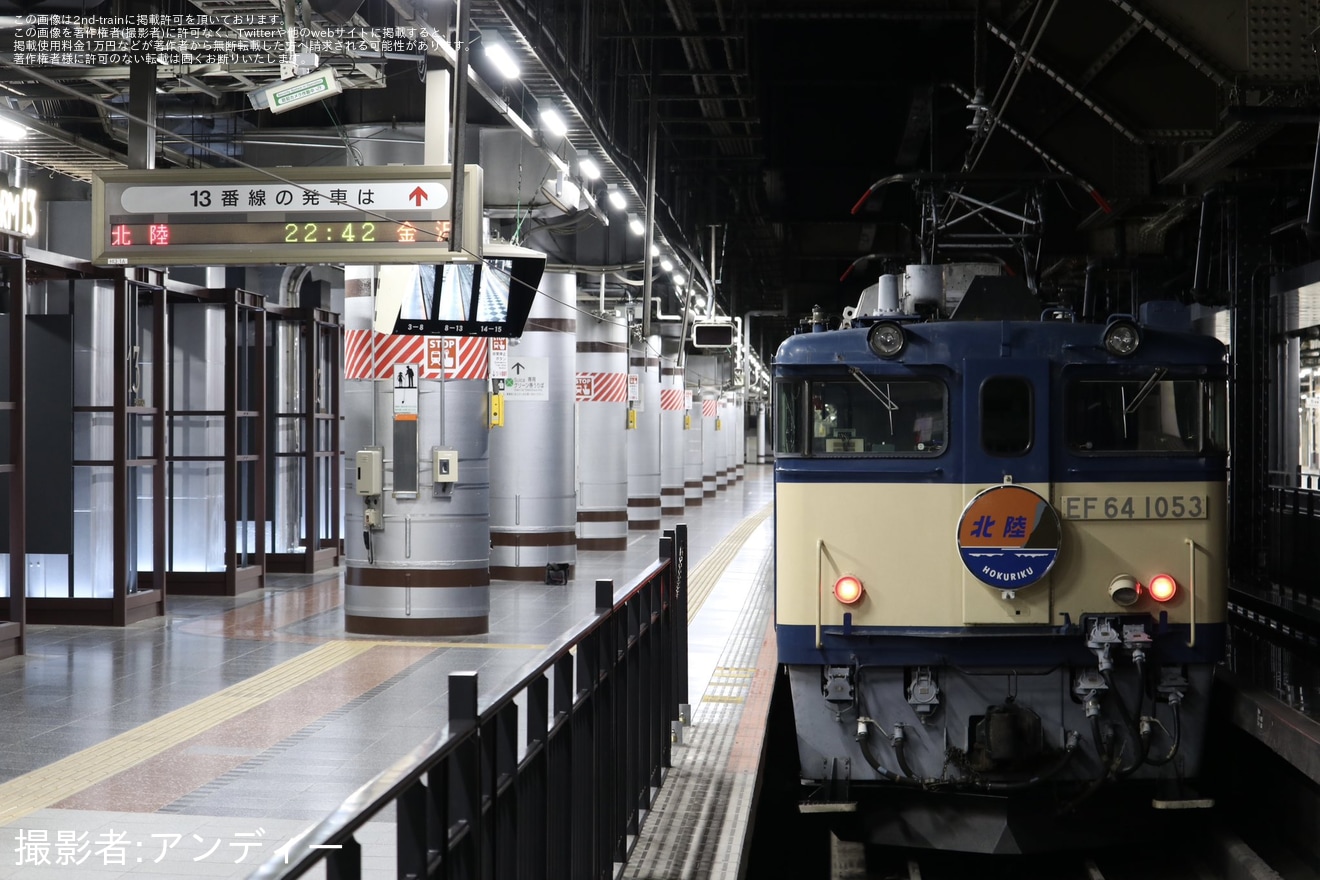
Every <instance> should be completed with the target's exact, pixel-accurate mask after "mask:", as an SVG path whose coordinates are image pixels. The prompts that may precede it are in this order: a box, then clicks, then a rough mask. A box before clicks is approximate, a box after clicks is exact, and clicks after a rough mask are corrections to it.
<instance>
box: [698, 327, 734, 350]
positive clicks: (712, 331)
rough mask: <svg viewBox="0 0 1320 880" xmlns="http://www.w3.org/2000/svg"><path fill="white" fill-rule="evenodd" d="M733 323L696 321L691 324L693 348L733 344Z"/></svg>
mask: <svg viewBox="0 0 1320 880" xmlns="http://www.w3.org/2000/svg"><path fill="white" fill-rule="evenodd" d="M733 330H734V328H733V324H729V323H718V324H717V323H696V324H693V325H692V347H693V348H728V347H729V346H730V345H733V343H734V338H733Z"/></svg>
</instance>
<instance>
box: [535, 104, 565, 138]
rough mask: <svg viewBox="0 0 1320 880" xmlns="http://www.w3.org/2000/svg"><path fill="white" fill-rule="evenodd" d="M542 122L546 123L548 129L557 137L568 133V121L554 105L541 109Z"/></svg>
mask: <svg viewBox="0 0 1320 880" xmlns="http://www.w3.org/2000/svg"><path fill="white" fill-rule="evenodd" d="M541 122H542V124H544V125H545V129H546V131H548V132H550V133H551V134H552V135H554V136H555V137H563V136H564V135H566V134H568V123H566V122H564V117H562V116H560V115H559V111H558V110H556V109H555V108H554V107H547V108H545V109H544V110H542V111H541Z"/></svg>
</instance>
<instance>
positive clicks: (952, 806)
mask: <svg viewBox="0 0 1320 880" xmlns="http://www.w3.org/2000/svg"><path fill="white" fill-rule="evenodd" d="M923 268H929V267H923ZM936 271H938V269H936ZM894 278H895V276H887V278H884V279H882V284H881V285H880V286H878V287H873V288H871V289H870V290H869V291H868V292H867V293H866V294H864V295H863V298H862V301H861V302H860V303H859V306H858V308H857V309H856V310H851V309H850V310H848V312H846V313H845V321H844V326H843V328H842V329H838V330H829V329H825V327H824V325H823V323H817V324H816V326H815V328H814V329H815V330H816V331H817V332H809V333H801V334H798V335H796V336H793V337H790V338H789V339H788V340H786V341H785V342H784V343H783V345H782V346H781V347H780V349H779V352H778V354H777V355H776V358H775V366H774V375H775V395H776V404H775V406H776V411H775V417H776V422H775V424H776V427H775V435H776V436H775V445H776V449H775V452H776V459H775V493H776V495H775V555H776V597H775V614H776V627H777V639H778V659H779V662H780V663H781V664H782V665H783V666H784V667H785V668H786V670H787V673H788V676H789V681H790V684H791V687H792V695H793V711H794V717H795V723H796V727H797V739H798V753H799V759H800V765H801V766H800V772H801V776H802V778H803V782H804V784H805V786H806V788H804V792H805V793H806V794H807V797H805V802H804V804H803V809H804V810H809V809H812V810H818V811H830V810H837V811H839V817H838V818H839V819H840V822H839V827H840V828H842V829H843V831H842V832H841V833H842V834H843V836H853V837H856V838H859V839H862V840H867V841H870V842H875V843H886V844H896V845H911V846H929V847H940V848H949V849H961V850H969V851H1000V852H1012V851H1025V850H1028V849H1036V848H1048V847H1055V846H1062V845H1066V844H1068V843H1069V842H1070V841H1071V837H1070V835H1072V833H1073V832H1075V831H1077V830H1078V829H1079V828H1081V830H1083V831H1086V830H1090V831H1095V830H1097V829H1096V827H1094V826H1093V827H1091V828H1086V827H1084V826H1086V824H1087V823H1085V822H1084V821H1078V819H1077V817H1078V816H1083V815H1086V813H1087V811H1089V810H1094V809H1095V808H1096V807H1098V806H1100V805H1104V804H1108V803H1110V799H1112V798H1115V797H1116V796H1118V795H1120V794H1128V793H1132V792H1140V794H1141V797H1140V799H1139V800H1136V803H1137V804H1138V805H1139V806H1138V807H1137V809H1136V810H1135V811H1134V810H1132V809H1130V808H1129V807H1128V806H1125V807H1124V808H1123V809H1122V811H1121V814H1122V817H1124V818H1133V819H1135V820H1137V821H1140V820H1141V818H1142V816H1141V814H1142V813H1143V812H1146V813H1147V815H1146V818H1147V819H1149V818H1151V817H1152V816H1153V815H1155V814H1153V813H1149V812H1148V811H1149V810H1150V809H1151V808H1152V807H1161V806H1162V807H1181V806H1188V805H1189V804H1191V803H1194V801H1193V800H1192V797H1193V795H1192V794H1191V791H1192V790H1191V789H1190V788H1189V786H1188V785H1187V783H1189V782H1191V781H1193V780H1194V778H1195V777H1196V775H1197V773H1198V770H1199V764H1200V762H1201V757H1202V752H1203V746H1204V735H1205V730H1206V723H1207V713H1208V707H1209V697H1210V686H1211V680H1212V677H1213V666H1214V664H1215V663H1216V661H1217V660H1219V658H1220V656H1221V654H1222V651H1223V645H1224V635H1225V589H1226V568H1227V565H1226V540H1225V519H1226V517H1225V511H1226V497H1225V496H1226V489H1225V471H1226V464H1227V450H1226V413H1225V408H1226V405H1227V367H1226V362H1225V356H1224V347H1223V345H1222V344H1221V343H1220V342H1218V341H1217V340H1216V339H1214V338H1212V337H1209V336H1203V335H1197V334H1194V333H1192V332H1191V327H1190V320H1189V319H1188V316H1187V312H1186V310H1185V309H1183V308H1182V307H1181V306H1180V305H1178V304H1176V303H1171V302H1155V303H1148V304H1146V305H1145V306H1144V307H1143V308H1142V309H1141V310H1140V313H1139V314H1138V315H1130V316H1129V315H1119V316H1112V317H1111V318H1109V319H1108V320H1105V321H1099V322H1094V323H1087V322H1083V321H1081V320H1079V319H1077V318H1076V317H1075V316H1073V315H1072V314H1071V313H1070V312H1068V311H1067V310H1065V309H1047V310H1042V308H1041V306H1040V305H1038V304H1037V303H1038V300H1036V298H1035V297H1033V296H1030V295H1028V294H1027V292H1026V289H1025V288H1024V287H1021V286H1020V285H1018V284H1016V283H1015V282H1014V279H1008V278H989V277H978V278H976V279H975V280H974V281H973V282H972V284H971V286H970V287H969V288H968V289H967V291H966V293H965V294H964V295H963V296H962V297H961V299H960V301H958V302H957V303H956V307H954V308H952V309H949V308H948V306H949V304H948V303H946V302H944V301H943V300H940V301H937V302H936V303H935V304H934V305H930V306H928V307H923V306H922V304H921V303H920V302H913V301H909V300H908V299H907V298H905V297H904V296H902V295H901V293H900V287H899V285H898V282H897V281H891V280H890V279H894ZM886 282H888V283H886ZM950 311H951V314H948V317H945V316H944V315H945V314H947V313H948V312H950ZM1122 803H1124V804H1129V802H1128V801H1126V800H1124V801H1122ZM1119 822H1120V817H1119V815H1117V814H1116V812H1115V811H1113V810H1111V811H1109V812H1108V813H1107V814H1106V817H1105V819H1104V820H1103V822H1102V823H1101V824H1102V825H1103V826H1104V828H1103V829H1101V830H1102V833H1101V834H1100V835H1098V836H1099V837H1104V836H1107V835H1108V834H1109V833H1111V832H1112V831H1113V830H1114V826H1116V825H1117V824H1119ZM1095 837H1097V835H1085V834H1083V835H1080V837H1079V838H1078V842H1088V840H1093V839H1094V838H1095Z"/></svg>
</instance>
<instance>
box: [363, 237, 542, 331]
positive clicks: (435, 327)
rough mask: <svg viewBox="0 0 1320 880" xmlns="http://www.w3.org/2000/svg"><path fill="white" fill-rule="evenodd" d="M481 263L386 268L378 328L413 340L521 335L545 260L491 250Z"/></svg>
mask: <svg viewBox="0 0 1320 880" xmlns="http://www.w3.org/2000/svg"><path fill="white" fill-rule="evenodd" d="M485 255H486V256H485V259H484V260H482V261H481V262H464V263H459V262H451V263H434V264H423V265H391V266H381V267H380V271H379V275H378V281H377V285H376V317H375V322H374V326H375V329H376V330H377V331H379V332H381V333H398V334H406V335H410V336H521V335H522V332H523V327H524V326H525V325H526V323H527V315H528V313H529V312H530V311H531V308H532V300H533V298H535V296H536V288H537V285H539V284H540V283H541V274H542V272H543V271H544V270H545V255H544V254H541V253H538V252H536V251H531V250H527V249H525V248H519V247H514V246H512V245H487V246H486V248H485Z"/></svg>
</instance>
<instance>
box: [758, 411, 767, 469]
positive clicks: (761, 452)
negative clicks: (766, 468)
mask: <svg viewBox="0 0 1320 880" xmlns="http://www.w3.org/2000/svg"><path fill="white" fill-rule="evenodd" d="M765 416H766V405H765V403H764V402H761V403H760V404H758V405H757V407H756V463H757V464H765V463H766V460H767V459H766V451H765Z"/></svg>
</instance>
